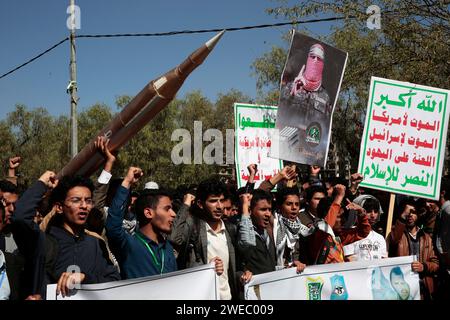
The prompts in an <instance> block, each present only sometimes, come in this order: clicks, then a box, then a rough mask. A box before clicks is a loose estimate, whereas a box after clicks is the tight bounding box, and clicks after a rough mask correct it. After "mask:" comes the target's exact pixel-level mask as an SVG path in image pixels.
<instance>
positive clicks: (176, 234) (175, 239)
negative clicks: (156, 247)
mask: <svg viewBox="0 0 450 320" xmlns="http://www.w3.org/2000/svg"><path fill="white" fill-rule="evenodd" d="M194 200H195V196H194V195H193V194H192V193H189V192H188V193H186V194H185V195H184V199H183V205H182V206H181V208H180V210H178V213H177V216H176V217H175V220H174V221H173V226H172V232H171V233H170V235H169V240H170V241H171V242H172V243H173V244H174V245H175V246H177V247H178V246H182V245H184V244H185V243H187V242H188V240H189V230H190V228H191V226H192V224H193V221H192V217H191V216H190V213H189V211H190V209H191V205H192V203H193V202H194Z"/></svg>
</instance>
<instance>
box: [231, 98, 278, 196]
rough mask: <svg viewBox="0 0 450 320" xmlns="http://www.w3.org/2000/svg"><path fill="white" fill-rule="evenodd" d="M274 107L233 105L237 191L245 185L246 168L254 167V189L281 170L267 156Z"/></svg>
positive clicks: (271, 133) (274, 113) (274, 161)
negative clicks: (255, 169)
mask: <svg viewBox="0 0 450 320" xmlns="http://www.w3.org/2000/svg"><path fill="white" fill-rule="evenodd" d="M277 109H278V108H277V107H276V106H259V105H253V104H243V103H235V104H234V115H235V130H236V178H237V183H238V188H241V187H244V186H245V185H246V184H247V181H248V178H249V173H248V170H247V166H248V165H249V164H252V163H254V164H256V165H257V166H258V167H257V168H258V172H257V174H256V177H255V188H258V187H259V185H260V184H261V182H263V181H264V180H268V179H270V178H271V177H273V176H274V175H276V174H277V173H278V172H279V171H280V170H281V169H282V168H283V161H282V160H279V159H273V158H269V157H268V153H269V150H270V147H271V145H272V138H271V137H272V135H273V131H274V130H275V121H276V117H277Z"/></svg>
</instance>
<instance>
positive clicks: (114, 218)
mask: <svg viewBox="0 0 450 320" xmlns="http://www.w3.org/2000/svg"><path fill="white" fill-rule="evenodd" d="M142 175H143V173H142V170H141V169H140V168H136V167H130V168H129V169H128V173H127V175H126V177H125V178H124V179H123V181H122V184H121V185H120V186H119V188H118V189H117V192H116V195H115V196H114V199H113V201H112V203H111V206H110V207H109V209H108V217H107V218H106V236H107V237H108V240H109V241H110V242H111V244H112V245H113V246H114V247H117V248H123V247H124V246H125V245H126V242H127V241H126V239H127V236H128V234H127V232H126V231H125V230H124V229H123V227H122V221H123V218H124V215H125V212H126V210H127V209H128V207H127V204H128V197H129V195H130V188H131V185H132V184H134V183H136V182H137V181H138V180H139V178H140V177H141V176H142Z"/></svg>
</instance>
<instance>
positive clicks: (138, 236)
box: [135, 232, 164, 274]
mask: <svg viewBox="0 0 450 320" xmlns="http://www.w3.org/2000/svg"><path fill="white" fill-rule="evenodd" d="M135 235H136V237H137V238H138V239H139V240H140V241H141V242H142V243H143V244H144V245H145V246H146V247H147V249H148V251H149V252H150V255H151V256H152V259H153V262H154V263H155V265H156V266H157V267H160V271H159V272H160V274H162V273H163V270H164V250H162V252H161V263H159V262H158V259H156V255H155V253H154V252H153V249H152V248H151V247H150V246H149V245H148V243H147V241H145V240H144V239H143V238H142V237H141V236H140V235H139V233H137V232H136V233H135Z"/></svg>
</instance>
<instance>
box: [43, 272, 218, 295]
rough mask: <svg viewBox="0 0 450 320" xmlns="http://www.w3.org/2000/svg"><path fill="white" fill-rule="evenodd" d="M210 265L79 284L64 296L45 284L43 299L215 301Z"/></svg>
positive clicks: (216, 284) (53, 287) (215, 285)
mask: <svg viewBox="0 0 450 320" xmlns="http://www.w3.org/2000/svg"><path fill="white" fill-rule="evenodd" d="M218 288H219V287H218V282H217V276H216V272H215V270H214V264H207V265H203V266H199V267H195V268H190V269H186V270H181V271H176V272H171V273H167V274H163V275H161V276H151V277H144V278H137V279H130V280H122V281H114V282H106V283H99V284H86V285H81V286H80V288H79V289H76V290H73V294H72V295H71V296H68V297H64V298H63V297H62V296H61V295H58V296H56V284H51V285H48V286H47V300H219V289H218Z"/></svg>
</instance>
